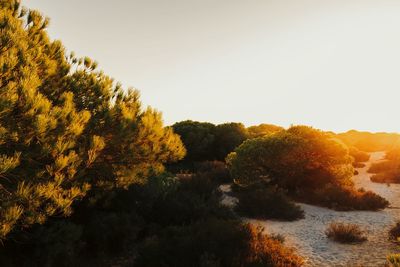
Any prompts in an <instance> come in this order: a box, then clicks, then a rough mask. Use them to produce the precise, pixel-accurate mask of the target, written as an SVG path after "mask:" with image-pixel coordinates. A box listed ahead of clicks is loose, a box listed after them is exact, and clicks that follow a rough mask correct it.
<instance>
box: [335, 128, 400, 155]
mask: <svg viewBox="0 0 400 267" xmlns="http://www.w3.org/2000/svg"><path fill="white" fill-rule="evenodd" d="M336 136H337V138H339V139H340V140H341V141H343V142H344V143H345V144H346V145H347V146H349V147H356V148H357V149H359V150H361V151H366V152H377V151H388V150H391V149H393V148H394V147H395V146H396V145H397V144H398V143H399V141H400V135H399V134H396V133H370V132H360V131H355V130H351V131H348V132H346V133H340V134H337V135H336Z"/></svg>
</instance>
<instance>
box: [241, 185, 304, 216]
mask: <svg viewBox="0 0 400 267" xmlns="http://www.w3.org/2000/svg"><path fill="white" fill-rule="evenodd" d="M235 197H237V198H238V199H239V202H238V204H237V205H236V207H235V210H236V211H237V212H238V213H239V214H241V215H242V216H245V217H250V218H257V219H278V220H285V221H293V220H297V219H301V218H304V211H303V210H302V209H301V208H300V206H298V205H296V204H294V203H293V202H292V201H291V200H289V198H288V197H287V196H286V194H285V192H284V191H283V190H282V189H280V188H278V187H276V186H274V187H260V186H255V188H251V187H250V188H249V187H246V188H242V187H238V186H237V187H235Z"/></svg>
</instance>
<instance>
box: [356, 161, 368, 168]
mask: <svg viewBox="0 0 400 267" xmlns="http://www.w3.org/2000/svg"><path fill="white" fill-rule="evenodd" d="M365 166H366V164H365V163H362V162H353V167H354V168H364V167H365Z"/></svg>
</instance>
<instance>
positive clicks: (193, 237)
mask: <svg viewBox="0 0 400 267" xmlns="http://www.w3.org/2000/svg"><path fill="white" fill-rule="evenodd" d="M211 237H212V238H211ZM302 262H303V260H302V258H300V257H299V256H297V255H296V254H294V252H293V251H292V250H290V249H288V248H285V247H283V246H282V244H281V242H279V241H277V240H273V239H270V238H269V237H268V236H267V235H264V234H263V233H262V229H258V228H255V227H253V226H251V225H249V224H242V223H240V222H239V221H225V220H217V219H211V220H206V221H203V222H198V223H196V224H193V225H189V226H182V227H170V228H167V229H165V230H163V231H162V233H160V234H159V235H158V236H154V237H151V238H149V239H148V240H147V241H146V242H145V243H144V245H143V246H142V247H141V248H140V250H139V254H138V260H137V263H138V265H139V266H142V267H146V266H151V267H153V266H165V267H168V266H173V267H180V266H182V267H186V266H232V267H235V266H238V267H239V266H301V264H302ZM211 263H212V264H211Z"/></svg>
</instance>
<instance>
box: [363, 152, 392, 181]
mask: <svg viewBox="0 0 400 267" xmlns="http://www.w3.org/2000/svg"><path fill="white" fill-rule="evenodd" d="M368 172H369V173H373V174H374V175H372V176H371V181H373V182H377V183H400V148H398V147H396V148H394V149H392V150H389V151H388V152H387V153H386V156H385V160H383V161H378V162H376V163H373V164H372V165H371V166H370V167H369V169H368Z"/></svg>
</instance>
